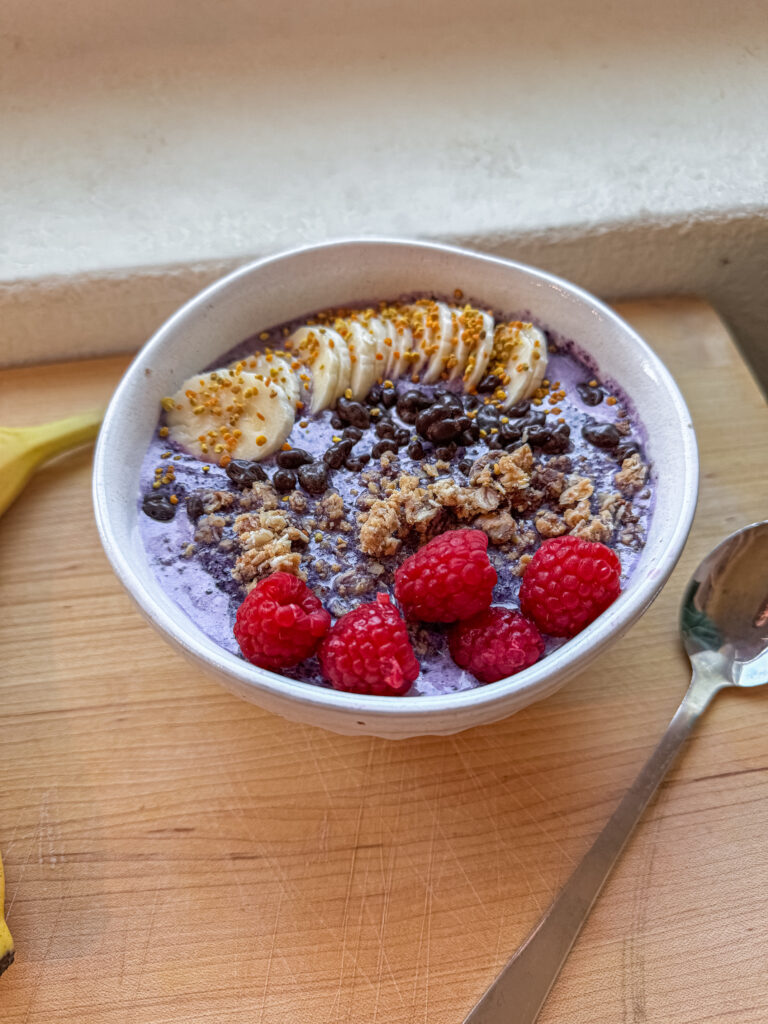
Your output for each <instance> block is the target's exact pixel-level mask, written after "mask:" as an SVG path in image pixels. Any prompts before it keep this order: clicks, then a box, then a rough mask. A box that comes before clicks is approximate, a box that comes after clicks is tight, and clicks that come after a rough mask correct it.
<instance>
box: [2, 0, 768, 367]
mask: <svg viewBox="0 0 768 1024" xmlns="http://www.w3.org/2000/svg"><path fill="white" fill-rule="evenodd" d="M62 11H63V8H62V7H61V5H60V4H59V3H57V2H55V0H37V2H36V3H34V4H30V3H29V2H28V0H6V3H5V4H4V12H5V14H6V24H7V25H10V26H12V28H11V29H10V30H9V31H6V34H5V35H3V36H2V38H0V84H1V85H2V96H3V97H4V99H2V101H0V102H1V103H2V108H0V109H2V124H3V142H2V147H3V153H4V160H3V161H2V163H1V164H0V324H1V325H2V326H1V327H0V363H13V362H19V361H33V360H38V359H52V358H61V357H71V356H73V355H91V354H96V353H100V352H108V351H116V350H120V349H131V348H135V347H136V346H137V345H139V344H140V343H141V342H142V341H144V340H145V338H146V337H147V336H148V335H149V334H150V333H151V331H152V330H153V329H154V328H155V327H156V326H157V325H158V324H159V322H160V321H161V320H162V319H163V318H164V317H165V316H166V315H167V314H168V313H170V312H171V311H172V310H173V309H174V308H175V307H176V306H177V305H178V304H179V303H180V302H181V301H183V300H184V299H185V298H187V297H188V296H189V295H191V294H193V293H194V291H196V290H197V289H198V288H199V287H200V286H201V285H203V284H205V283H207V282H208V281H210V280H212V279H213V278H214V277H216V276H218V275H219V274H220V273H222V272H224V271H225V270H227V269H229V268H230V267H232V266H235V265H237V264H239V263H242V262H244V261H245V260H247V259H250V258H252V257H254V256H258V255H263V254H265V253H268V252H273V251H276V250H278V249H280V248H284V247H289V246H293V245H296V244H301V243H303V242H307V241H317V240H321V239H326V238H331V237H337V236H341V235H366V234H377V233H378V234H387V235H393V234H400V235H406V236H414V237H422V238H439V239H444V240H450V241H459V242H464V243H468V244H470V245H473V246H474V247H476V248H481V249H486V250H492V251H495V252H500V253H503V254H506V255H514V256H515V257H517V258H520V259H523V260H528V261H530V262H533V263H536V264H538V265H540V266H544V267H547V268H548V269H552V270H554V271H556V272H558V273H562V274H564V275H565V276H567V277H570V278H572V279H574V280H576V281H578V282H579V283H581V284H583V285H585V286H586V287H588V288H591V289H593V290H595V291H598V292H599V293H601V294H603V295H605V296H607V297H612V296H616V295H620V294H621V295H627V296H633V295H641V294H651V293H655V294H658V293H665V292H666V293H672V292H693V293H697V294H702V295H704V296H706V297H707V298H709V299H710V301H713V302H714V304H715V305H716V306H717V307H718V308H719V309H720V311H721V312H722V313H723V314H724V315H725V317H726V319H727V320H728V322H729V323H730V324H731V326H732V327H733V328H734V329H735V332H736V335H737V337H738V338H739V340H740V341H741V342H742V344H743V346H744V347H745V350H746V351H747V353H748V356H749V358H750V359H751V361H752V363H753V365H754V366H755V368H756V369H757V370H758V371H759V372H760V374H761V376H763V379H764V380H768V351H767V349H768V346H766V343H765V328H764V324H765V323H766V322H768V220H767V219H766V185H767V184H768V170H767V169H768V130H766V129H767V128H768V113H767V111H768V22H766V19H765V14H764V7H763V5H762V3H761V2H752V3H749V2H743V0H741V2H740V0H735V2H732V3H730V4H729V5H728V8H727V13H728V16H727V18H724V17H723V5H722V3H721V2H715V0H699V2H694V0H691V2H689V3H685V2H679V3H669V2H668V0H648V2H646V3H645V4H643V5H623V6H622V5H617V4H613V3H607V2H596V0H593V2H591V3H589V2H582V3H579V4H572V3H569V2H568V0H550V2H549V3H548V4H546V5H542V4H538V3H536V4H534V3H532V2H531V3H524V2H517V3H509V2H508V0H506V2H501V0H476V2H475V3H473V4H471V5H469V4H459V3H452V2H449V0H443V2H438V0H425V2H422V3H420V4H413V3H406V2H405V0H391V2H388V3H383V2H371V0H369V2H368V3H362V4H360V3H351V2H348V0H326V3H324V4H323V5H308V4H302V5H293V6H291V5H290V4H286V3H285V2H284V0H283V2H282V3H280V2H279V0H262V2H261V3H259V4H252V3H250V2H245V0H233V2H231V3H228V4H227V5H212V4H205V3H203V2H202V0H197V2H195V0H163V2H162V3H157V2H156V0H152V2H150V0H134V2H132V3H131V4H127V3H125V0H100V2H97V0H73V2H72V3H71V4H69V5H67V7H66V14H62ZM542 11H545V12H546V16H545V17H543V16H542Z"/></svg>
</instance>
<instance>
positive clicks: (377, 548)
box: [357, 444, 647, 558]
mask: <svg viewBox="0 0 768 1024" xmlns="http://www.w3.org/2000/svg"><path fill="white" fill-rule="evenodd" d="M430 468H431V467H429V466H424V467H423V470H424V476H423V477H418V476H415V475H413V474H408V473H403V474H401V475H400V476H399V477H397V478H396V479H380V480H376V478H375V477H374V476H373V475H372V474H370V473H369V474H368V488H369V494H370V495H371V496H372V497H369V496H366V497H365V498H364V499H363V501H362V502H361V504H362V506H363V510H362V511H361V512H360V513H359V514H358V517H357V521H358V524H359V526H360V548H361V550H362V551H363V552H364V553H365V554H367V555H370V556H372V557H374V558H386V557H389V556H391V555H394V554H396V553H397V552H398V550H399V549H400V547H401V545H402V544H403V543H404V542H411V543H412V542H416V543H420V542H421V541H422V540H423V539H428V538H429V537H430V536H434V534H435V533H439V532H441V531H442V530H445V529H450V528H451V527H452V526H457V525H469V526H472V527H475V528H477V529H480V530H483V531H484V532H485V533H486V534H487V535H488V538H489V540H490V542H491V544H493V545H496V546H497V547H504V546H506V547H510V546H511V547H513V548H515V549H517V551H518V553H519V552H520V550H521V549H525V548H526V547H529V546H531V545H532V544H533V543H535V541H536V535H538V536H539V537H542V538H546V537H559V536H560V535H562V534H565V533H569V534H573V535H574V536H577V537H582V538H584V539H586V540H597V541H601V542H602V543H609V542H610V541H611V540H612V538H613V536H614V533H615V532H616V530H617V528H619V527H622V528H623V535H622V541H623V542H624V543H632V542H633V540H639V537H638V536H637V535H636V534H633V532H632V528H633V527H636V526H637V522H638V520H637V516H636V514H635V513H634V512H633V510H632V503H631V501H630V499H629V497H628V496H630V495H632V494H633V493H635V492H636V491H637V490H639V489H640V488H641V487H642V486H643V484H644V482H645V477H646V473H647V469H646V467H645V466H644V465H643V463H642V462H641V461H640V459H639V456H637V455H633V456H631V457H630V458H628V459H625V460H624V463H623V465H622V468H621V470H620V471H619V472H618V473H616V475H615V478H614V482H615V483H616V486H617V488H618V491H617V492H613V493H609V494H596V493H595V487H594V484H593V482H592V480H591V479H590V478H589V477H588V476H584V475H580V474H579V473H575V472H573V471H572V463H571V460H570V458H568V457H567V456H557V457H554V458H550V459H549V460H548V461H547V462H546V463H545V462H544V461H537V460H536V458H535V457H534V454H533V452H532V450H531V448H530V446H529V445H528V444H523V445H521V446H520V447H519V448H517V449H516V450H515V451H513V452H488V453H487V454H485V455H483V456H481V457H480V458H479V459H478V460H477V461H476V462H475V463H474V464H473V466H472V468H471V471H470V473H469V479H468V483H467V484H465V485H462V484H459V483H457V481H456V480H455V479H453V478H452V477H449V476H445V477H438V478H437V479H434V478H433V477H432V473H430ZM622 492H623V493H622ZM529 524H530V525H532V526H533V527H534V529H535V534H532V533H531V530H530V529H529V528H528V527H529Z"/></svg>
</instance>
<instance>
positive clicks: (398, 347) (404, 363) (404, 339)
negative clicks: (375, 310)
mask: <svg viewBox="0 0 768 1024" xmlns="http://www.w3.org/2000/svg"><path fill="white" fill-rule="evenodd" d="M390 313H391V315H388V316H387V317H386V319H385V322H386V323H389V324H391V325H392V348H391V349H390V359H389V362H388V363H387V368H386V370H385V373H386V375H387V377H388V378H389V380H397V378H398V377H403V376H405V374H410V373H411V355H412V354H413V331H412V330H411V325H410V322H409V318H408V316H407V314H406V312H405V311H403V310H401V309H392V310H390Z"/></svg>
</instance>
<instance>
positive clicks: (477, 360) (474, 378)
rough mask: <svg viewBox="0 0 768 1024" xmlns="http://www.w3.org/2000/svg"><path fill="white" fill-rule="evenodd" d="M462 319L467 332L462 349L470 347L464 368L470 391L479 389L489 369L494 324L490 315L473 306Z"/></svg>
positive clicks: (466, 384) (466, 386)
mask: <svg viewBox="0 0 768 1024" xmlns="http://www.w3.org/2000/svg"><path fill="white" fill-rule="evenodd" d="M462 319H463V328H462V329H463V331H464V332H466V337H464V336H462V347H463V346H469V354H468V355H467V360H466V365H465V367H464V388H465V390H467V391H470V390H471V389H473V388H476V387H477V385H478V384H479V383H480V381H481V380H482V379H483V377H484V376H485V373H486V370H487V368H488V361H489V359H490V358H491V353H492V352H493V337H494V322H493V317H492V316H491V315H490V313H486V312H485V310H484V309H473V308H472V307H471V306H467V307H465V308H464V309H463V310H462ZM462 354H463V353H462ZM459 358H460V357H459Z"/></svg>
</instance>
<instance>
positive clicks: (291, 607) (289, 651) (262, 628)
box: [234, 572, 331, 671]
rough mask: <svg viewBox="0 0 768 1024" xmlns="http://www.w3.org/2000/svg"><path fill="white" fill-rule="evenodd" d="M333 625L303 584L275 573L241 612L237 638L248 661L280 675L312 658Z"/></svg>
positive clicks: (293, 578)
mask: <svg viewBox="0 0 768 1024" xmlns="http://www.w3.org/2000/svg"><path fill="white" fill-rule="evenodd" d="M330 625H331V616H330V615H329V614H328V612H327V611H326V610H325V609H324V608H323V606H322V605H321V604H320V601H319V600H318V599H317V598H316V597H315V595H314V594H313V593H312V591H311V590H310V589H309V587H308V586H307V585H306V583H304V581H303V580H300V579H298V578H297V577H296V576H291V575H290V573H287V572H273V573H272V575H271V576H268V577H267V578H266V579H265V580H262V581H261V583H259V584H257V585H256V586H255V587H254V588H253V590H252V591H251V592H250V594H249V595H248V596H247V597H246V599H245V600H244V601H243V603H242V604H241V605H240V607H239V608H238V610H237V616H236V617H235V625H234V634H235V639H236V640H237V642H238V644H239V645H240V650H241V651H242V652H243V654H244V655H245V657H246V658H247V659H248V661H250V662H251V663H252V664H254V665H259V666H260V667H261V668H268V669H272V670H273V671H279V670H280V669H281V668H290V667H292V666H293V665H298V664H299V662H300V661H304V659H305V658H309V657H311V656H312V655H313V654H314V653H315V651H316V650H317V646H318V644H319V643H320V641H321V639H322V638H323V637H324V636H325V634H326V633H327V632H328V628H329V627H330Z"/></svg>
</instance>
